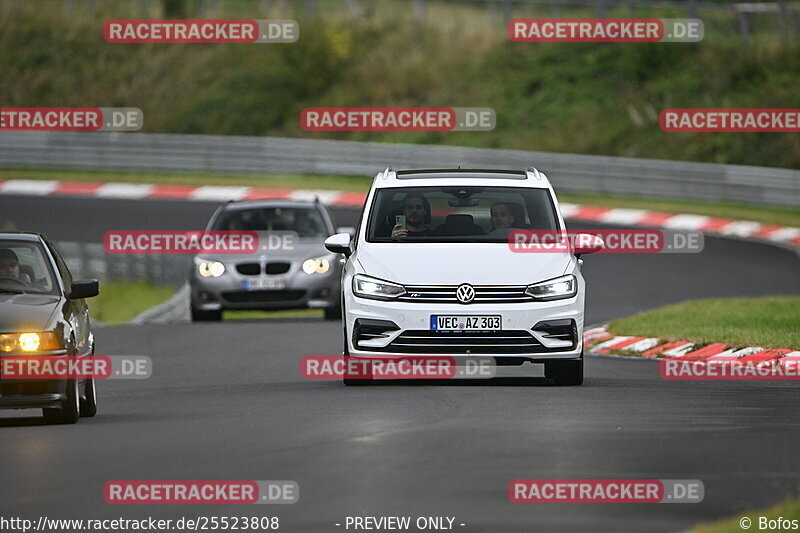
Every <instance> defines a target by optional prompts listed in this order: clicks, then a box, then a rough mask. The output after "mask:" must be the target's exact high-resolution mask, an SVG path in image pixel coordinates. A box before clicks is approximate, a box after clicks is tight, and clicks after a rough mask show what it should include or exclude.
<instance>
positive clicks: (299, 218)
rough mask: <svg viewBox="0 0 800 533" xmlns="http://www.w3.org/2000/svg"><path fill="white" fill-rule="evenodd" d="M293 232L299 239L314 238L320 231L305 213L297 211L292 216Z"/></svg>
mask: <svg viewBox="0 0 800 533" xmlns="http://www.w3.org/2000/svg"><path fill="white" fill-rule="evenodd" d="M294 231H295V232H296V233H297V234H298V235H299V236H300V237H316V236H317V235H319V233H320V231H319V230H318V229H317V225H316V223H315V221H314V220H312V218H311V216H309V214H308V213H307V212H304V211H297V212H296V213H295V216H294Z"/></svg>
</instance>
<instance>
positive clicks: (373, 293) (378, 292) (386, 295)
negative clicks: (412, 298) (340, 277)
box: [353, 274, 406, 300]
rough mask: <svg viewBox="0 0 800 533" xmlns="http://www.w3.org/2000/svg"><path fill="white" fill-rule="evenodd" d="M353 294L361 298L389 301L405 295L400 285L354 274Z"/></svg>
mask: <svg viewBox="0 0 800 533" xmlns="http://www.w3.org/2000/svg"><path fill="white" fill-rule="evenodd" d="M353 292H354V293H355V295H356V296H360V297H362V298H371V299H373V300H391V299H393V298H397V297H398V296H401V295H403V294H405V293H406V290H405V289H404V288H403V286H402V285H398V284H397V283H391V282H389V281H383V280H380V279H375V278H371V277H369V276H364V275H363V274H356V275H355V276H353Z"/></svg>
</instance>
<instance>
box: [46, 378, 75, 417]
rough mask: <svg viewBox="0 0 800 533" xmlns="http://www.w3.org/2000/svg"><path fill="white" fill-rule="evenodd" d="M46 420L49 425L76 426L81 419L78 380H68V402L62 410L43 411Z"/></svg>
mask: <svg viewBox="0 0 800 533" xmlns="http://www.w3.org/2000/svg"><path fill="white" fill-rule="evenodd" d="M42 414H43V415H44V420H45V422H47V423H48V424H74V423H75V422H77V421H78V419H80V417H81V408H80V391H79V390H78V380H77V379H68V380H67V400H66V401H65V402H64V403H63V404H62V406H61V408H60V409H58V408H48V409H42Z"/></svg>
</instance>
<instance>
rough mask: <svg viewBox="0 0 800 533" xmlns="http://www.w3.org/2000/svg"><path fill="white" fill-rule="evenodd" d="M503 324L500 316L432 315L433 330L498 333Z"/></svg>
mask: <svg viewBox="0 0 800 533" xmlns="http://www.w3.org/2000/svg"><path fill="white" fill-rule="evenodd" d="M502 322H503V321H502V319H501V317H500V315H431V330H433V331H496V330H499V329H502Z"/></svg>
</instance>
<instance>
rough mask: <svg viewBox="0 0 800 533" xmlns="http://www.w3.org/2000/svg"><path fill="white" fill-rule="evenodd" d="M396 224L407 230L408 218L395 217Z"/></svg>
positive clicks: (403, 216)
mask: <svg viewBox="0 0 800 533" xmlns="http://www.w3.org/2000/svg"><path fill="white" fill-rule="evenodd" d="M394 223H395V224H397V225H398V226H400V229H406V216H405V215H397V216H396V217H395V222H394Z"/></svg>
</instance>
